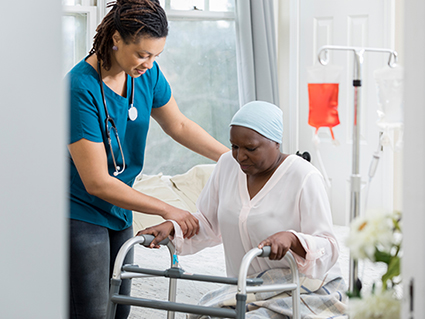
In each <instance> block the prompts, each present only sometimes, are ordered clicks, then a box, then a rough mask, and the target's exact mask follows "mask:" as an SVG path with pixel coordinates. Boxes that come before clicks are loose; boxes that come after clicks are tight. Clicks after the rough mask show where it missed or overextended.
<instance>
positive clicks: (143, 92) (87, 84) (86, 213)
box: [67, 59, 171, 230]
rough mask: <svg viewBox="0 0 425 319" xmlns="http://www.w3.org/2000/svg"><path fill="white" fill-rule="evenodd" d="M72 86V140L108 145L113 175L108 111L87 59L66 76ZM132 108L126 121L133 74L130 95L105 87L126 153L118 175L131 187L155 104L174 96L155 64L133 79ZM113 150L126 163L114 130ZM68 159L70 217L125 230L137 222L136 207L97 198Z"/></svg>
mask: <svg viewBox="0 0 425 319" xmlns="http://www.w3.org/2000/svg"><path fill="white" fill-rule="evenodd" d="M67 81H68V83H69V85H70V96H69V98H70V140H69V143H70V144H72V143H74V142H76V141H79V140H80V139H83V138H85V139H87V140H89V141H92V142H98V143H104V145H105V150H106V153H107V157H108V170H109V174H110V175H111V176H113V173H114V172H115V166H114V165H113V161H112V157H111V154H110V150H109V145H108V142H107V140H106V134H105V120H106V114H105V110H104V106H103V101H102V94H101V90H100V83H99V75H98V73H97V71H96V70H95V69H94V68H93V67H92V66H91V65H90V64H88V63H87V62H86V61H85V59H84V60H82V61H81V62H79V63H78V64H77V65H75V67H74V68H73V69H72V70H71V71H70V72H69V73H68V74H67ZM134 86H135V91H134V107H136V108H137V111H138V116H137V118H136V120H135V121H131V120H130V119H128V109H129V107H130V94H131V78H130V76H129V75H127V96H126V97H123V96H121V95H119V94H116V93H115V92H114V91H112V90H111V89H110V88H109V87H108V86H106V85H103V87H104V92H105V99H106V105H107V108H108V112H109V116H110V117H111V118H112V119H113V120H114V122H115V125H116V126H117V130H118V135H119V139H120V142H121V146H122V149H123V153H124V158H125V164H126V168H125V170H124V172H123V173H122V174H120V175H118V176H116V177H115V178H118V179H120V180H121V181H122V182H124V183H125V184H127V185H128V186H132V185H133V182H134V179H135V178H136V176H137V175H138V174H139V173H140V172H141V170H142V168H143V162H144V155H145V147H146V137H147V133H148V129H149V120H150V115H151V110H152V108H158V107H161V106H164V105H165V104H167V102H168V101H169V100H170V98H171V88H170V85H169V84H168V82H167V80H166V79H165V77H164V75H163V74H162V72H161V71H160V69H159V66H158V64H157V63H156V62H155V63H154V64H153V67H152V68H151V69H150V70H147V72H146V73H145V74H143V75H142V76H140V77H138V78H135V79H134ZM111 137H112V148H113V151H114V154H115V160H116V161H117V165H119V166H120V167H122V157H121V153H120V151H119V147H118V144H117V141H116V139H115V138H114V133H113V132H112V131H111ZM69 158H70V218H71V219H76V220H80V221H84V222H88V223H91V224H95V225H99V226H103V227H107V228H109V229H112V230H123V229H126V228H128V227H129V226H131V224H132V222H133V215H132V211H130V210H126V209H123V208H120V207H117V206H114V205H112V204H110V203H108V202H106V201H104V200H102V199H100V198H98V197H96V196H93V195H90V194H89V193H87V191H86V189H85V187H84V184H83V182H82V181H81V178H80V176H79V174H78V171H77V169H76V167H75V164H74V162H73V160H72V158H71V156H69Z"/></svg>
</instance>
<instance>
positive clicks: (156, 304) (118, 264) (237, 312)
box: [106, 235, 300, 319]
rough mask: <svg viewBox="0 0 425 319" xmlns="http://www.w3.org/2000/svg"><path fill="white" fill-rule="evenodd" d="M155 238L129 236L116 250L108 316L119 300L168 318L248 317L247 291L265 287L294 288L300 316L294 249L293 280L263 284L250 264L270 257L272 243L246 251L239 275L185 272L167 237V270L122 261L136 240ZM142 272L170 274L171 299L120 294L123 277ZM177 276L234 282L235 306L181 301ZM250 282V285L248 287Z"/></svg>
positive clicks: (294, 308)
mask: <svg viewBox="0 0 425 319" xmlns="http://www.w3.org/2000/svg"><path fill="white" fill-rule="evenodd" d="M153 239H154V237H153V236H151V235H143V236H137V237H134V238H130V239H129V240H128V241H127V242H125V243H124V245H123V246H122V247H121V249H120V251H119V252H118V254H117V257H116V260H115V264H114V270H113V276H112V279H111V287H110V291H109V302H108V307H107V314H106V319H114V318H115V311H116V306H117V304H123V305H132V306H138V307H146V308H153V309H161V310H167V311H168V315H167V318H168V319H174V315H175V313H174V312H183V313H193V314H199V315H210V316H214V317H219V318H236V319H245V311H246V300H247V293H251V292H252V293H255V292H266V291H280V292H284V291H292V311H293V312H292V314H293V319H299V318H300V312H299V311H300V310H299V308H300V287H299V277H298V269H297V265H296V262H295V259H294V257H293V256H292V254H291V252H287V253H286V255H285V257H284V258H285V259H286V261H287V262H288V263H289V265H290V268H291V273H292V283H287V284H276V285H273V284H272V285H265V286H262V285H261V284H262V281H263V280H262V279H261V278H255V279H250V278H247V274H248V268H249V266H250V264H251V262H252V260H253V259H254V258H255V257H268V256H269V255H270V247H269V246H265V247H264V248H263V249H259V248H253V249H251V250H250V251H249V252H248V253H246V254H245V256H244V258H243V259H242V263H241V267H240V271H239V276H238V278H237V279H236V278H228V277H220V276H208V275H196V274H186V273H185V272H184V270H182V269H181V268H179V267H178V262H177V263H176V262H175V261H174V260H173V254H174V252H175V249H174V246H173V244H172V243H171V242H169V241H168V240H166V241H163V242H161V243H160V244H161V245H167V247H168V249H169V251H170V256H171V260H172V261H171V265H172V267H171V268H169V269H167V270H165V271H158V270H153V269H144V268H139V267H138V266H134V265H123V262H124V258H125V256H126V254H127V253H128V252H129V251H130V249H131V248H132V247H133V246H134V245H136V244H142V245H144V246H149V245H150V243H151V242H152V240H153ZM140 274H144V275H145V276H146V275H154V276H162V277H168V278H170V285H169V291H168V292H169V293H168V301H163V300H151V299H145V298H136V297H132V296H125V295H120V294H119V289H120V286H121V281H122V279H124V278H135V277H138V276H140ZM177 279H186V280H193V281H204V282H215V283H221V284H231V285H237V292H238V293H237V294H236V309H227V308H219V307H207V306H200V305H192V304H185V303H178V302H175V301H176V287H177ZM247 286H250V287H247Z"/></svg>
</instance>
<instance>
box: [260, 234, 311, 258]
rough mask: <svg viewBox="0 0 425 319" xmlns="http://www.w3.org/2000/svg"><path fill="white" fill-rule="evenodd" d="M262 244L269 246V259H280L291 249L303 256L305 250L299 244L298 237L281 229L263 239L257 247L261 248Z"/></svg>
mask: <svg viewBox="0 0 425 319" xmlns="http://www.w3.org/2000/svg"><path fill="white" fill-rule="evenodd" d="M264 246H270V256H269V258H270V259H271V260H280V259H282V258H283V257H284V256H285V254H286V253H287V252H288V250H289V249H291V250H292V251H293V252H295V253H296V254H297V255H299V256H301V257H303V258H305V255H306V251H305V250H304V247H303V246H302V245H301V242H300V241H299V239H298V237H297V236H295V234H294V233H292V232H287V231H282V232H279V233H276V234H273V235H271V236H270V237H268V238H267V239H265V240H263V241H262V242H261V243H260V244H259V245H258V248H260V249H263V247H264Z"/></svg>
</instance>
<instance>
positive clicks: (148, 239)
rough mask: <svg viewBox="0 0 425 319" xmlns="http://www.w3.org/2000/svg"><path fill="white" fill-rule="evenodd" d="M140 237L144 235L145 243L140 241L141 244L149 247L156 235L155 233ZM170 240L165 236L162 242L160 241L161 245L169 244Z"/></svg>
mask: <svg viewBox="0 0 425 319" xmlns="http://www.w3.org/2000/svg"><path fill="white" fill-rule="evenodd" d="M139 237H143V238H144V239H145V241H144V242H143V243H140V245H143V246H145V247H149V245H150V244H151V243H152V241H153V240H154V239H155V236H153V235H140V236H139ZM169 241H170V240H169V239H168V237H167V238H165V239H163V240H162V241H161V242H160V243H159V245H163V246H165V245H167V244H168V242H169Z"/></svg>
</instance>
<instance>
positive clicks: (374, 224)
mask: <svg viewBox="0 0 425 319" xmlns="http://www.w3.org/2000/svg"><path fill="white" fill-rule="evenodd" d="M392 217H393V216H392V215H391V214H389V213H386V212H383V211H368V212H367V213H366V214H365V216H359V217H357V218H356V219H354V220H353V221H352V222H351V225H350V234H349V236H348V238H347V240H346V244H347V247H349V248H350V252H351V254H352V257H353V258H354V259H365V258H369V259H370V260H372V261H375V256H374V255H375V249H376V247H378V248H379V249H380V250H381V251H386V252H389V250H390V249H391V247H392V244H394V233H393V232H394V231H393V222H392Z"/></svg>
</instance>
